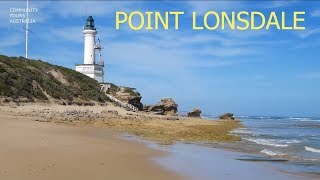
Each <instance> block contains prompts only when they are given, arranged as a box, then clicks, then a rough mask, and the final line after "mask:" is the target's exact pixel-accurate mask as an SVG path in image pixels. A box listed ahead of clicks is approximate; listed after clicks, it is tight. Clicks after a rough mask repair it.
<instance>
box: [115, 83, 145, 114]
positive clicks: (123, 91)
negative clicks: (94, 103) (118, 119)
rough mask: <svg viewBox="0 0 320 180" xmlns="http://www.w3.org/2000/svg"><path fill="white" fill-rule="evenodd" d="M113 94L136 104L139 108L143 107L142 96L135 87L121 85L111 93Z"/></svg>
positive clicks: (123, 100) (126, 101)
mask: <svg viewBox="0 0 320 180" xmlns="http://www.w3.org/2000/svg"><path fill="white" fill-rule="evenodd" d="M111 95H112V96H114V97H115V98H117V99H119V100H120V101H121V102H124V103H127V104H131V105H133V106H135V107H136V108H138V109H139V110H142V109H143V104H142V103H141V102H140V101H141V98H142V97H141V95H140V93H139V92H137V91H135V89H133V88H129V87H119V88H118V89H117V90H116V91H114V92H113V93H111Z"/></svg>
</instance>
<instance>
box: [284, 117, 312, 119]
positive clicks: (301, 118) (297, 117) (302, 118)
mask: <svg viewBox="0 0 320 180" xmlns="http://www.w3.org/2000/svg"><path fill="white" fill-rule="evenodd" d="M288 119H290V120H307V119H310V118H304V117H289V118H288Z"/></svg>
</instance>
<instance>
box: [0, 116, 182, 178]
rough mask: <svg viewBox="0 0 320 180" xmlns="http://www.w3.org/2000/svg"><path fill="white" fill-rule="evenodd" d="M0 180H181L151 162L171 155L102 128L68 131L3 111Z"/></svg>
mask: <svg viewBox="0 0 320 180" xmlns="http://www.w3.org/2000/svg"><path fill="white" fill-rule="evenodd" d="M0 112H1V113H0V179H2V180H5V179H24V180H27V179H47V180H50V179H68V180H72V179H75V180H79V179H85V180H87V179H95V180H96V179H181V176H180V175H178V174H177V173H173V172H170V171H168V170H167V169H164V168H163V167H161V166H160V165H157V164H155V163H154V162H152V161H151V160H150V159H151V158H154V157H162V156H166V155H167V154H166V153H164V152H161V151H158V150H153V149H150V148H147V147H146V146H145V145H144V144H142V143H135V142H130V141H127V140H123V139H119V138H118V137H117V134H115V133H114V132H113V131H110V130H107V129H101V128H90V127H70V126H65V125H56V124H52V123H43V122H37V121H32V120H31V119H30V118H28V117H15V116H13V115H11V114H8V113H6V112H5V111H2V110H0Z"/></svg>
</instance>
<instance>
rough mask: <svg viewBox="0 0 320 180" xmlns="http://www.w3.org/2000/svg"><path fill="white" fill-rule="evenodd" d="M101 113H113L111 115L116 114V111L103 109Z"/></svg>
mask: <svg viewBox="0 0 320 180" xmlns="http://www.w3.org/2000/svg"><path fill="white" fill-rule="evenodd" d="M101 113H102V114H113V115H118V114H119V113H118V111H116V110H103V111H101Z"/></svg>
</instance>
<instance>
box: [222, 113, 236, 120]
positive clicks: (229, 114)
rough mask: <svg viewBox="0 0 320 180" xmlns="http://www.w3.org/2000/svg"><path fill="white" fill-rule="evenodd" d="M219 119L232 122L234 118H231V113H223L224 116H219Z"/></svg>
mask: <svg viewBox="0 0 320 180" xmlns="http://www.w3.org/2000/svg"><path fill="white" fill-rule="evenodd" d="M219 118H220V119H223V120H234V117H233V114H232V113H224V114H221V115H220V116H219Z"/></svg>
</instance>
